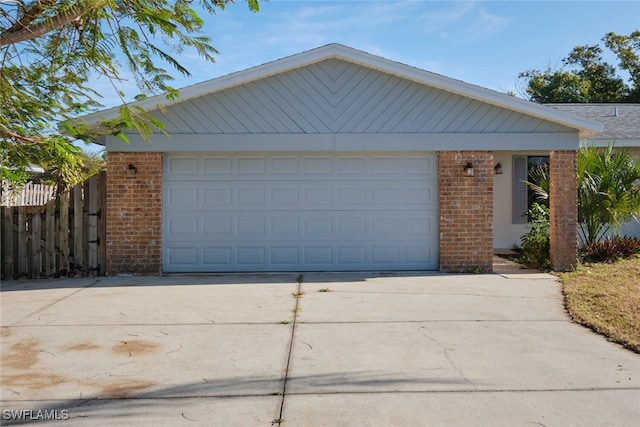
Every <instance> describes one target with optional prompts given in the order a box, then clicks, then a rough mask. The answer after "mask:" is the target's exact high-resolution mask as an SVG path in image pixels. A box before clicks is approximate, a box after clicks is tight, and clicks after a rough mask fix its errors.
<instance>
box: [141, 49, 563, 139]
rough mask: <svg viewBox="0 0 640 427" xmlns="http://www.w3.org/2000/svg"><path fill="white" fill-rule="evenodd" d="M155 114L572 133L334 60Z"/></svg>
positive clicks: (194, 130) (212, 122) (174, 119)
mask: <svg viewBox="0 0 640 427" xmlns="http://www.w3.org/2000/svg"><path fill="white" fill-rule="evenodd" d="M153 114H154V115H155V116H156V117H157V118H158V119H160V120H161V121H162V122H164V123H165V125H166V131H167V132H168V133H170V134H183V135H185V134H226V135H233V134H240V135H247V134H294V135H295V134H298V135H299V134H336V133H337V134H372V133H384V134H389V133H392V134H393V133H397V134H401V133H404V134H415V133H564V132H575V131H573V130H571V129H568V128H566V127H563V126H561V125H559V124H555V123H552V122H549V121H545V120H541V119H538V118H535V117H531V116H528V115H524V114H521V113H517V112H513V111H509V110H507V109H504V108H499V107H495V106H492V105H490V104H487V103H483V102H481V101H476V100H472V99H469V98H465V97H463V96H460V95H456V94H452V93H449V92H446V91H443V90H439V89H435V88H430V87H427V86H425V85H422V84H418V83H415V82H413V81H411V80H407V79H402V78H400V77H397V76H395V75H392V74H387V73H383V72H379V71H376V70H373V69H371V68H366V67H363V66H360V65H356V64H354V63H351V62H348V61H343V60H337V59H329V60H325V61H322V62H318V63H315V64H312V65H309V66H306V67H303V68H298V69H294V70H291V71H288V72H285V73H280V74H276V75H272V76H270V77H266V78H263V79H260V80H257V81H254V82H249V83H246V84H243V85H240V86H236V87H233V88H229V89H226V90H222V91H219V92H215V93H212V94H208V95H205V96H203V97H201V98H197V99H192V100H188V101H185V102H182V103H178V104H174V105H172V106H170V107H168V108H167V109H166V110H165V111H164V112H159V111H156V112H154V113H153Z"/></svg>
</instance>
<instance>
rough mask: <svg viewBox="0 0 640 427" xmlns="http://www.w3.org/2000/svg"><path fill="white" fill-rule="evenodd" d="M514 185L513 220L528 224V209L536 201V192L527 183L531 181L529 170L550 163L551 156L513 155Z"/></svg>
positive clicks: (514, 222) (516, 222)
mask: <svg viewBox="0 0 640 427" xmlns="http://www.w3.org/2000/svg"><path fill="white" fill-rule="evenodd" d="M512 164H513V185H512V210H511V222H512V223H513V224H526V223H527V222H528V219H527V215H526V213H527V211H528V210H529V209H530V208H531V205H532V204H533V202H535V201H536V197H535V194H534V193H533V191H532V190H531V189H530V188H529V187H528V186H527V184H525V183H524V182H525V181H529V171H530V170H532V169H535V168H537V167H538V166H539V165H548V164H549V156H513V162H512Z"/></svg>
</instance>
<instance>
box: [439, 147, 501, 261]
mask: <svg viewBox="0 0 640 427" xmlns="http://www.w3.org/2000/svg"><path fill="white" fill-rule="evenodd" d="M467 162H471V163H472V165H473V169H474V176H472V177H470V176H466V175H465V171H464V166H465V165H466V164H467ZM493 167H494V165H493V151H442V152H440V153H438V215H439V221H438V232H439V237H440V239H439V255H440V263H439V264H440V267H439V268H440V270H441V271H449V272H465V271H482V272H486V271H491V270H492V259H493V172H494V171H493Z"/></svg>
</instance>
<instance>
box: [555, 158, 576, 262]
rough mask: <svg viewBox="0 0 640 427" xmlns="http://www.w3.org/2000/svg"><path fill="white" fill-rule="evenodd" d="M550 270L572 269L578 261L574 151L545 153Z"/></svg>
mask: <svg viewBox="0 0 640 427" xmlns="http://www.w3.org/2000/svg"><path fill="white" fill-rule="evenodd" d="M549 178H550V182H549V207H550V211H551V216H550V218H549V235H550V258H551V268H552V269H553V270H555V271H566V270H572V269H574V268H576V265H577V259H578V237H577V236H578V184H577V172H576V152H575V151H551V153H549Z"/></svg>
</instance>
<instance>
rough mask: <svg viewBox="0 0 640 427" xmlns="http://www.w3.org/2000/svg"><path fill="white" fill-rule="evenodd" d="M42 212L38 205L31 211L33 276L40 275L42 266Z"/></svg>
mask: <svg viewBox="0 0 640 427" xmlns="http://www.w3.org/2000/svg"><path fill="white" fill-rule="evenodd" d="M41 241H42V214H41V212H40V206H34V207H33V208H32V211H31V273H32V274H33V277H41V276H42V273H43V268H42V242H41Z"/></svg>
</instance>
